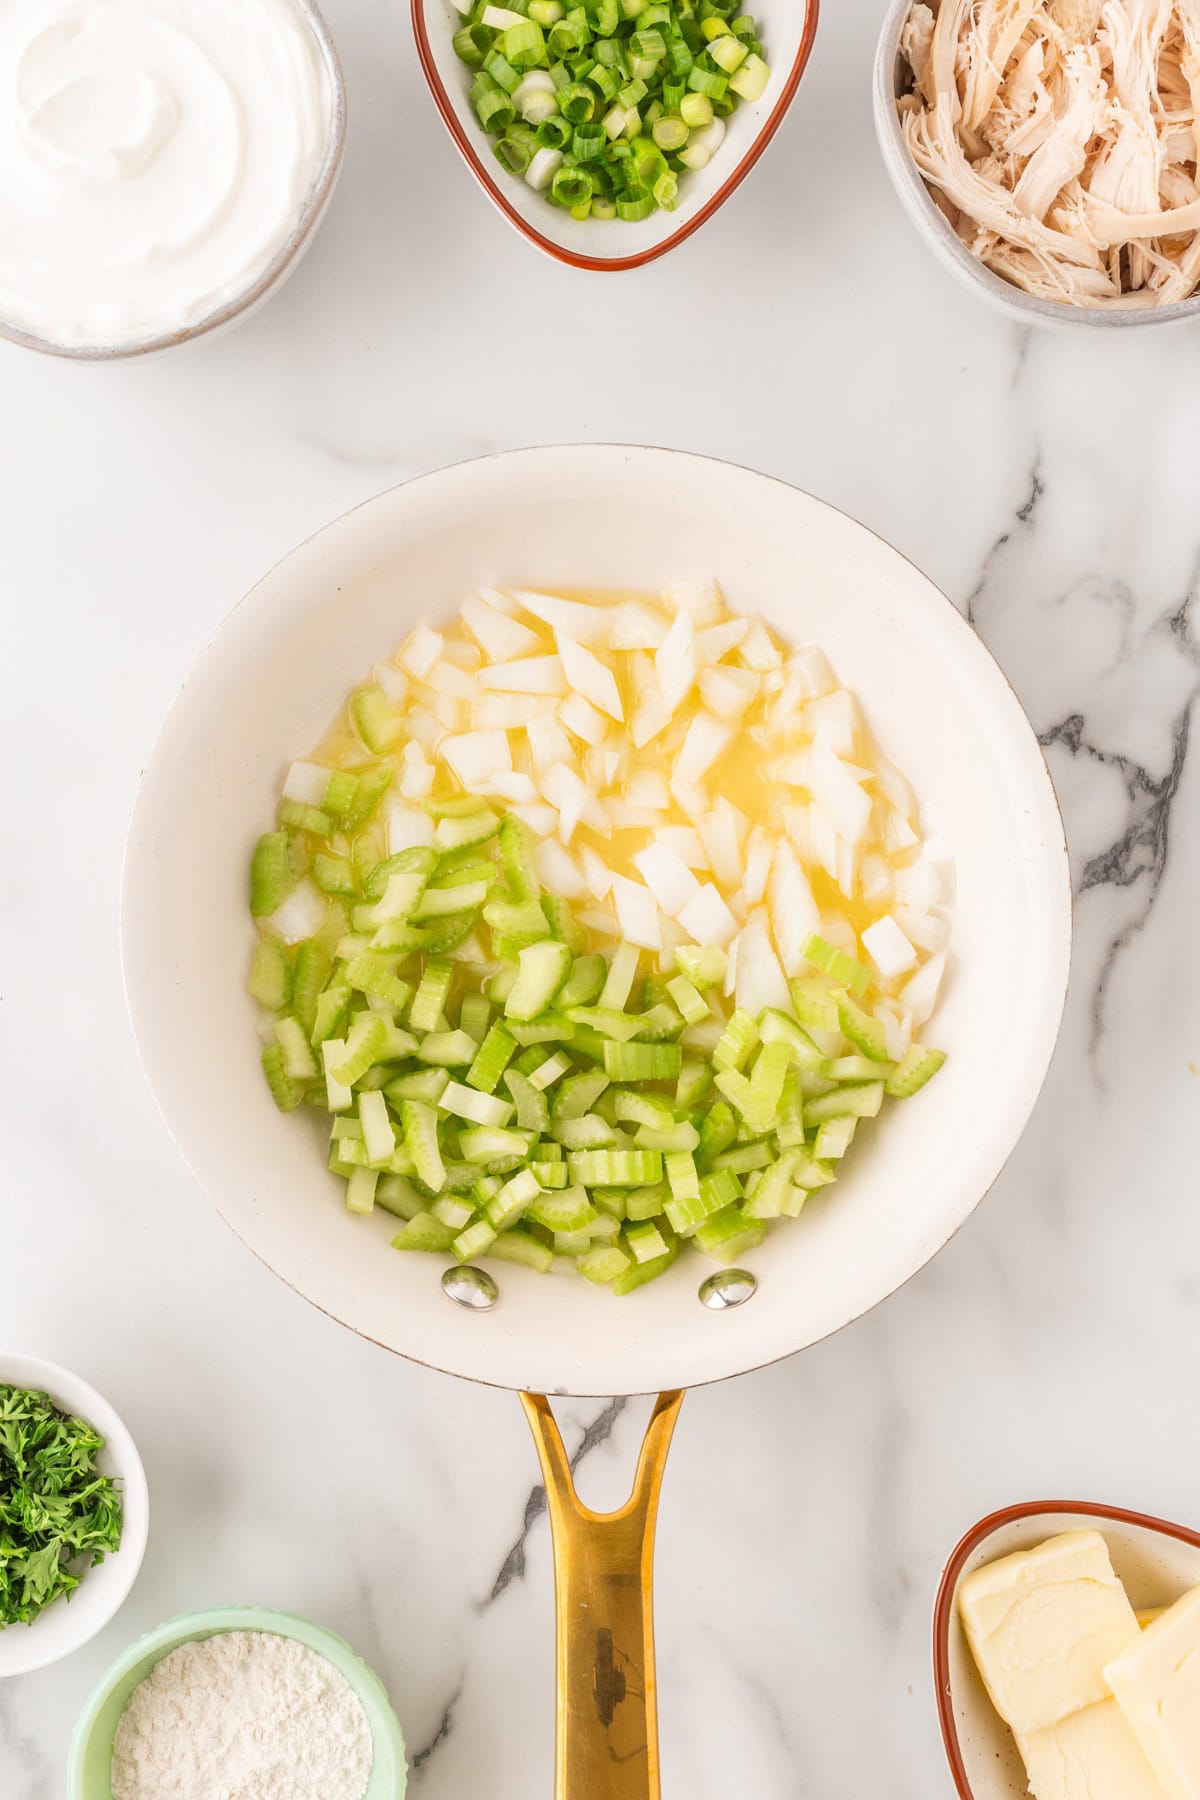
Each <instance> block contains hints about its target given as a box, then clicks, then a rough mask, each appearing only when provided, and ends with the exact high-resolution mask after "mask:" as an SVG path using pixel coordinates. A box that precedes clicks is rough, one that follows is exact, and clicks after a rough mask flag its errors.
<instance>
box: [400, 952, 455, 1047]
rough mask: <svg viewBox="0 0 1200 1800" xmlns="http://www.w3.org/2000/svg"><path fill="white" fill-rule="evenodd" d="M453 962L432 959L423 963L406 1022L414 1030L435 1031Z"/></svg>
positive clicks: (447, 994) (448, 988) (449, 980)
mask: <svg viewBox="0 0 1200 1800" xmlns="http://www.w3.org/2000/svg"><path fill="white" fill-rule="evenodd" d="M453 980H454V964H453V963H448V962H438V961H436V960H435V961H433V962H429V963H427V964H426V965H425V973H424V974H423V975H422V977H421V983H420V986H419V987H418V988H417V991H416V993H415V994H414V995H413V1002H412V1006H411V1007H410V1008H409V1013H408V1022H409V1024H410V1025H411V1026H412V1028H413V1030H414V1031H436V1030H437V1023H438V1020H439V1019H440V1018H441V1016H442V1008H443V1007H444V1006H445V1004H446V1001H447V999H448V998H449V995H450V984H451V982H452V981H453Z"/></svg>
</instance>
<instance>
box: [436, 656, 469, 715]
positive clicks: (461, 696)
mask: <svg viewBox="0 0 1200 1800" xmlns="http://www.w3.org/2000/svg"><path fill="white" fill-rule="evenodd" d="M427 683H428V686H429V687H431V688H432V689H433V691H434V693H435V694H450V695H453V697H454V698H455V699H456V700H465V701H467V702H468V704H469V705H471V706H478V704H479V698H480V696H479V683H478V681H477V680H476V679H475V677H474V676H473V675H471V674H468V672H467V670H466V669H460V668H459V667H458V664H457V663H453V662H451V661H450V660H449V659H448V658H443V660H442V661H441V662H437V663H435V664H434V666H433V668H432V669H430V671H429V675H428V678H427Z"/></svg>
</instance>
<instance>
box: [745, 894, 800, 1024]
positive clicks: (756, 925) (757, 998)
mask: <svg viewBox="0 0 1200 1800" xmlns="http://www.w3.org/2000/svg"><path fill="white" fill-rule="evenodd" d="M734 992H735V994H736V996H737V1003H738V1005H739V1006H740V1007H742V1008H743V1009H744V1010H745V1011H746V1012H748V1013H752V1014H753V1015H754V1017H755V1018H757V1017H758V1015H759V1013H760V1012H762V1010H763V1008H764V1007H767V1006H774V1007H780V1008H784V1009H786V1008H787V1007H788V1006H789V1005H790V1003H791V1002H790V996H789V994H788V984H787V977H786V975H785V974H784V972H783V970H782V968H781V967H780V964H779V958H778V957H777V956H776V954H775V950H774V946H773V945H772V943H771V937H770V933H769V932H768V930H767V920H766V914H765V913H763V912H753V913H751V914H750V917H749V918H748V919H747V921H746V923H745V925H744V926H743V927H742V929H741V932H740V933H739V935H738V954H737V979H736V986H735V989H734Z"/></svg>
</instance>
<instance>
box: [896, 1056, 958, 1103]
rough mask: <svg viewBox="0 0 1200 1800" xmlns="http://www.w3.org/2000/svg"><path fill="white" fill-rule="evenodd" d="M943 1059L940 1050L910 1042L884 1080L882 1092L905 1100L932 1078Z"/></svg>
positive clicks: (944, 1057)
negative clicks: (929, 1048) (928, 1048)
mask: <svg viewBox="0 0 1200 1800" xmlns="http://www.w3.org/2000/svg"><path fill="white" fill-rule="evenodd" d="M945 1060H946V1056H945V1052H944V1051H942V1050H926V1049H925V1047H924V1045H923V1044H910V1045H909V1047H908V1049H907V1050H906V1051H905V1053H904V1055H903V1056H902V1057H901V1058H900V1061H899V1062H898V1063H897V1064H896V1067H895V1068H894V1070H893V1071H892V1073H891V1074H890V1075H889V1076H888V1078H887V1080H886V1081H885V1082H884V1084H883V1088H884V1092H885V1093H886V1094H888V1095H889V1096H890V1097H891V1098H892V1099H893V1100H907V1099H908V1098H909V1096H910V1095H911V1094H915V1093H917V1092H918V1091H919V1089H921V1088H923V1087H924V1086H925V1083H926V1082H927V1081H930V1080H932V1078H933V1076H935V1075H936V1074H937V1072H938V1070H939V1069H940V1068H941V1066H942V1064H943V1063H944V1062H945Z"/></svg>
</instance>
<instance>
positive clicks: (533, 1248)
mask: <svg viewBox="0 0 1200 1800" xmlns="http://www.w3.org/2000/svg"><path fill="white" fill-rule="evenodd" d="M488 1255H489V1256H498V1257H499V1258H500V1260H501V1261H502V1262H515V1263H524V1265H525V1267H526V1268H527V1269H536V1270H537V1272H538V1274H539V1275H544V1274H545V1273H546V1271H547V1269H549V1267H550V1265H551V1263H552V1262H553V1261H554V1252H553V1250H551V1249H550V1248H549V1247H548V1246H547V1245H545V1244H543V1243H540V1242H539V1241H538V1239H537V1238H535V1237H530V1235H529V1233H528V1232H527V1231H502V1232H501V1233H500V1234H499V1236H498V1237H497V1238H496V1240H495V1242H494V1243H493V1244H492V1246H491V1248H490V1249H489V1251H488Z"/></svg>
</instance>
